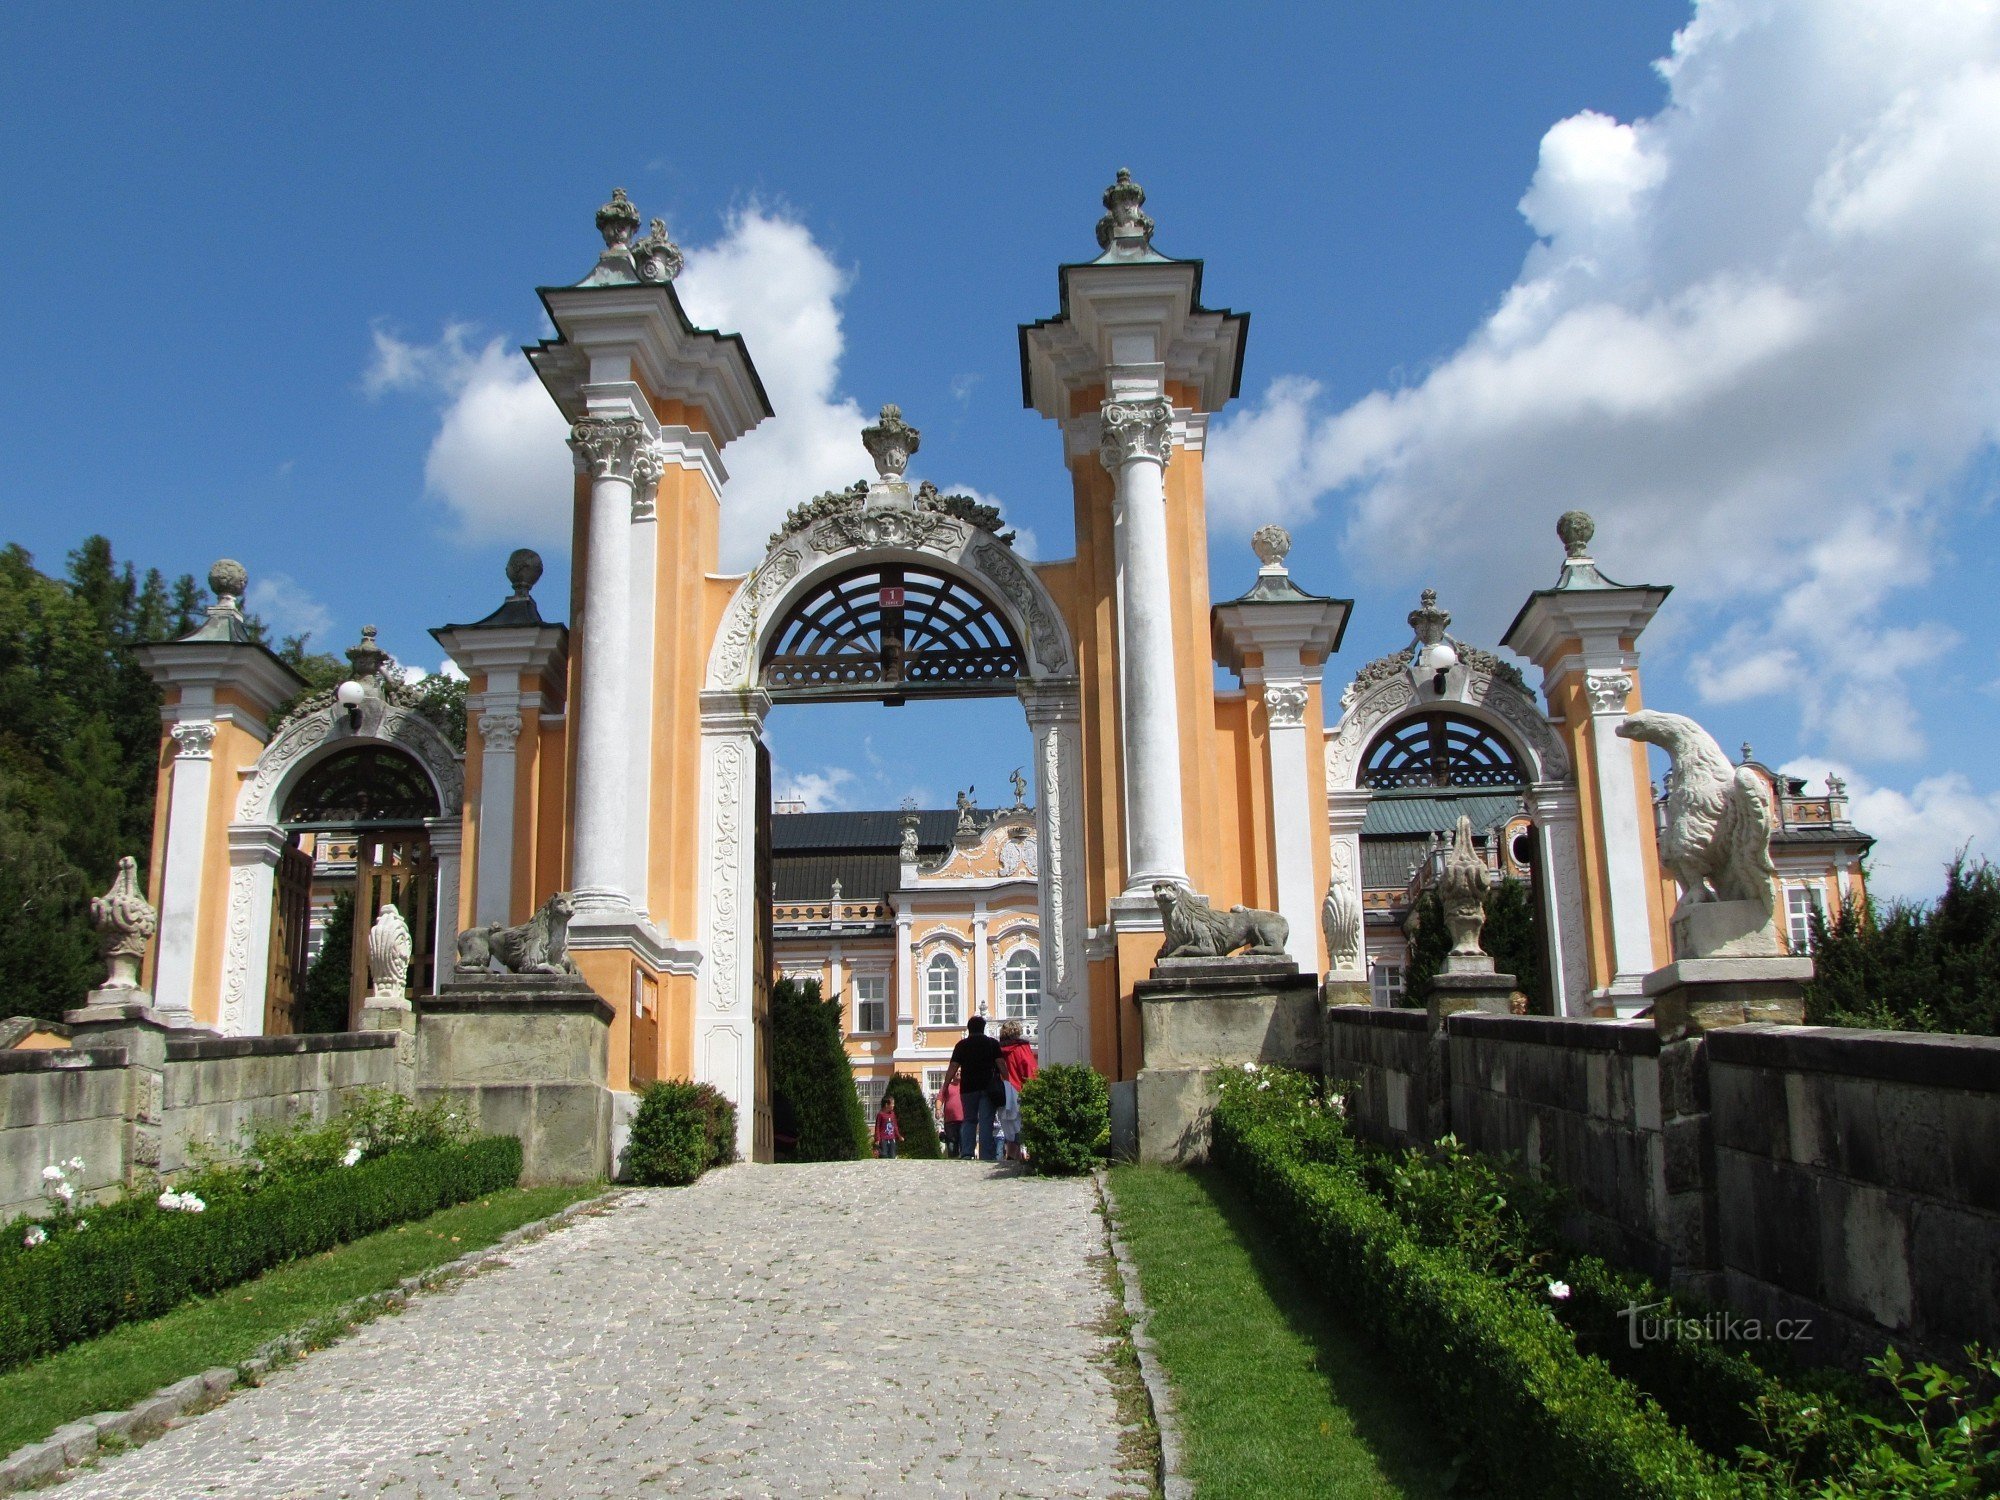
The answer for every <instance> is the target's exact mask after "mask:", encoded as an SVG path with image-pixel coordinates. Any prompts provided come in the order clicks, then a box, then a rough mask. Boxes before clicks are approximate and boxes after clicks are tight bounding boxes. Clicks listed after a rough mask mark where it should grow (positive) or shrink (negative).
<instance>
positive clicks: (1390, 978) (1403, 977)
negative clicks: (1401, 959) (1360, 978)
mask: <svg viewBox="0 0 2000 1500" xmlns="http://www.w3.org/2000/svg"><path fill="white" fill-rule="evenodd" d="M1408 982H1409V970H1408V969H1406V968H1405V967H1404V966H1403V965H1402V964H1394V963H1390V962H1389V961H1388V960H1387V959H1384V958H1378V959H1376V960H1375V962H1373V963H1372V964H1370V965H1369V966H1368V990H1369V998H1370V999H1371V1000H1373V1001H1374V1003H1375V1004H1376V1005H1378V1006H1383V1007H1389V1006H1394V1005H1395V1004H1397V1003H1398V1002H1399V1001H1401V1000H1402V998H1403V994H1404V989H1405V986H1406V985H1407V984H1408Z"/></svg>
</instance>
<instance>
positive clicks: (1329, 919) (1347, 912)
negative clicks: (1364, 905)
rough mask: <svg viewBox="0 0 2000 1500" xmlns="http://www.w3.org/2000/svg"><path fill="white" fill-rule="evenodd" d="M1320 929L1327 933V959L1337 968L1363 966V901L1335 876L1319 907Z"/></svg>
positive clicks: (1344, 882)
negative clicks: (1356, 897) (1357, 898)
mask: <svg viewBox="0 0 2000 1500" xmlns="http://www.w3.org/2000/svg"><path fill="white" fill-rule="evenodd" d="M1319 925H1320V930H1321V931H1323V932H1324V933H1325V934H1326V961H1327V962H1328V963H1329V964H1330V965H1332V966H1333V968H1334V969H1335V970H1336V971H1339V970H1353V969H1358V968H1360V967H1361V903H1360V902H1359V901H1358V900H1356V899H1355V895H1354V888H1353V887H1352V886H1350V885H1349V884H1348V883H1347V882H1346V881H1344V880H1335V881H1334V882H1333V884H1331V885H1329V886H1328V887H1327V888H1326V900H1325V901H1323V902H1321V903H1320V908H1319Z"/></svg>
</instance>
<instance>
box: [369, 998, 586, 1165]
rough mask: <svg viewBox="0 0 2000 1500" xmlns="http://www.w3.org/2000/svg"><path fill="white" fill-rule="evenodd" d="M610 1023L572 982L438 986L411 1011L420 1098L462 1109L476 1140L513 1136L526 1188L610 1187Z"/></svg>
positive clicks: (418, 1095) (418, 1094)
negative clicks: (604, 1183) (601, 1182)
mask: <svg viewBox="0 0 2000 1500" xmlns="http://www.w3.org/2000/svg"><path fill="white" fill-rule="evenodd" d="M611 1018H612V1009H611V1005H610V1003H609V1002H607V1001H606V1000H604V999H603V998H602V997H600V996H599V995H598V994H597V992H596V991H595V990H593V989H591V988H590V987H589V986H588V985H586V984H585V983H584V982H583V981H582V980H581V979H578V978H576V977H575V976H573V975H567V974H519V975H515V974H487V975H476V976H470V977H468V978H465V979H462V980H459V981H457V982H454V983H450V984H444V985H440V986H439V987H438V992H437V994H435V995H427V996H424V997H423V998H422V999H420V1000H419V1001H418V1002H417V1011H416V1077H417V1097H418V1098H419V1099H420V1100H422V1101H424V1102H426V1103H428V1102H430V1101H431V1100H435V1099H450V1100H453V1101H454V1102H456V1103H459V1104H461V1105H463V1106H464V1107H465V1109H466V1111H467V1113H468V1114H469V1115H470V1116H471V1118H472V1122H473V1125H474V1128H476V1129H477V1130H479V1131H480V1132H482V1133H485V1134H495V1135H513V1136H519V1137H520V1140H521V1151H522V1169H521V1179H522V1181H523V1182H528V1183H540V1182H590V1181H594V1180H596V1179H598V1178H603V1177H608V1176H609V1175H610V1172H611V1090H610V1089H609V1087H607V1085H606V1083H605V1077H606V1072H607V1069H608V1067H609V1060H610V1051H611ZM382 1019H383V1020H384V1021H387V1020H388V1019H389V1017H388V1015H387V1014H386V1013H385V1014H384V1016H383V1018H382Z"/></svg>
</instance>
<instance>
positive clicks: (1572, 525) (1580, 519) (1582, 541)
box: [1556, 510, 1597, 558]
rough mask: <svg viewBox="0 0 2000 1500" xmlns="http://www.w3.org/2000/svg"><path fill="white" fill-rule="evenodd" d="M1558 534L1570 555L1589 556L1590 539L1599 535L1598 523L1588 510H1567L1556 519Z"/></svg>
mask: <svg viewBox="0 0 2000 1500" xmlns="http://www.w3.org/2000/svg"><path fill="white" fill-rule="evenodd" d="M1556 535H1557V536H1559V537H1561V538H1562V544H1563V551H1564V552H1565V553H1566V554H1567V555H1568V556H1569V557H1571V558H1588V557H1589V556H1590V539H1591V538H1592V537H1593V536H1595V535H1597V523H1596V522H1595V521H1593V520H1591V519H1590V515H1589V513H1588V512H1586V511H1581V510H1566V511H1564V512H1563V513H1562V515H1561V516H1560V517H1558V518H1557V520H1556Z"/></svg>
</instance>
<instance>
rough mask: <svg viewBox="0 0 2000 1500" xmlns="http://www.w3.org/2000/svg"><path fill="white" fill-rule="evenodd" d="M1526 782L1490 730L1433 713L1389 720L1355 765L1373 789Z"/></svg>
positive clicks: (1367, 785)
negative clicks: (1366, 756) (1362, 760)
mask: <svg viewBox="0 0 2000 1500" xmlns="http://www.w3.org/2000/svg"><path fill="white" fill-rule="evenodd" d="M1527 781H1528V778H1527V776H1526V775H1525V774H1524V773H1523V772H1522V770H1521V763H1520V762H1519V761H1518V760H1516V759H1515V758H1514V752H1513V751H1511V750H1509V749H1508V748H1507V745H1506V743H1505V742H1504V741H1502V740H1501V739H1500V738H1499V737H1498V736H1496V735H1495V734H1494V733H1493V732H1492V731H1491V730H1489V729H1487V728H1486V727H1485V726H1484V725H1482V724H1474V723H1472V722H1471V721H1469V720H1466V719H1455V718H1453V717H1452V716H1451V715H1449V714H1439V713H1427V714H1412V715H1410V716H1409V717H1408V718H1406V719H1399V720H1397V721H1396V722H1395V723H1394V724H1391V725H1390V726H1389V727H1388V728H1387V729H1385V730H1384V731H1383V732H1382V737H1381V738H1380V739H1378V740H1376V741H1375V743H1374V745H1372V746H1371V747H1370V748H1369V751H1368V759H1367V761H1366V763H1365V764H1364V765H1363V766H1362V769H1361V784H1362V785H1363V786H1365V787H1372V788H1374V789H1375V790H1376V791H1378V792H1386V791H1395V790H1398V789H1401V788H1412V789H1414V788H1420V787H1448V786H1449V787H1460V786H1525V785H1527Z"/></svg>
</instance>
